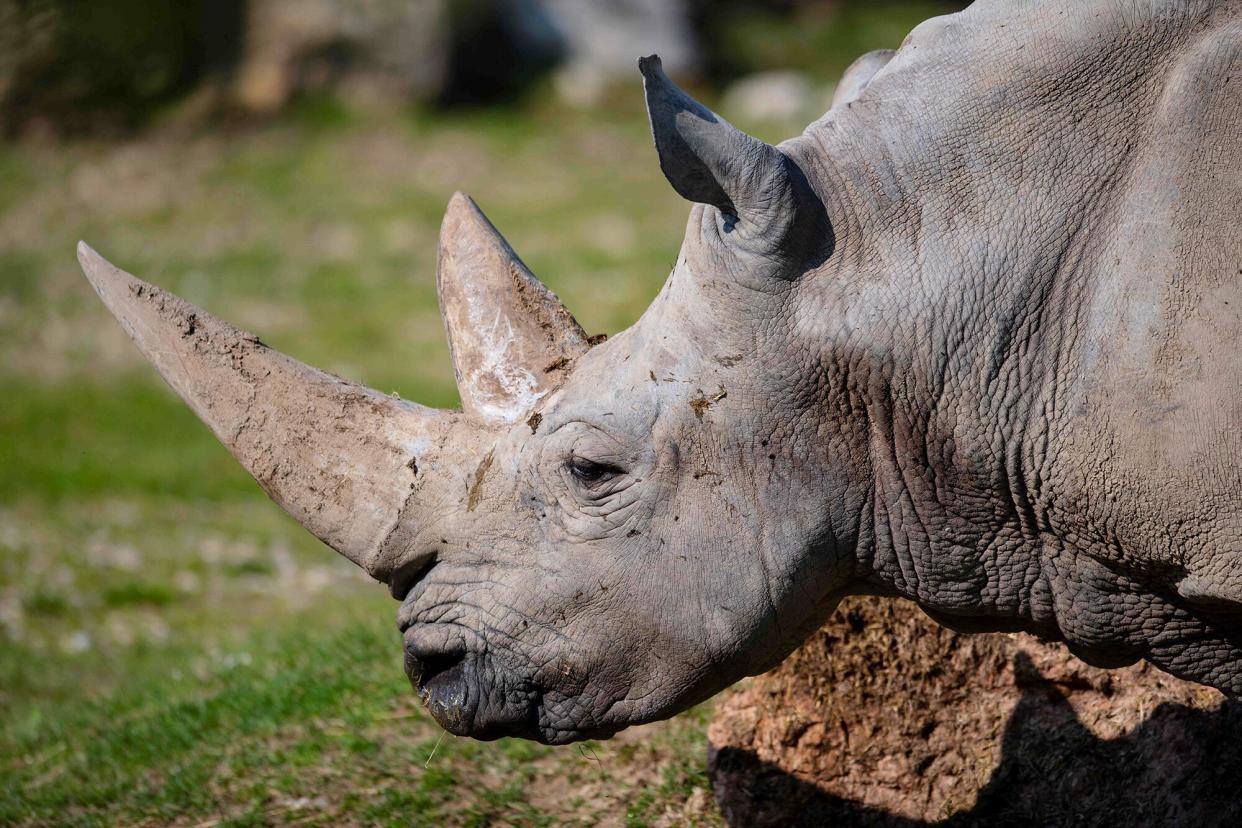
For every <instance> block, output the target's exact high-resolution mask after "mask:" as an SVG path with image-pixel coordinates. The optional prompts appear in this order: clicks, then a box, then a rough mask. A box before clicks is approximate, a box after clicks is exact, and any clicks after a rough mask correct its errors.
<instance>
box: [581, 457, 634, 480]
mask: <svg viewBox="0 0 1242 828" xmlns="http://www.w3.org/2000/svg"><path fill="white" fill-rule="evenodd" d="M569 473H570V474H572V475H573V476H574V478H575V479H576V480H577V481H578V482H579V483H582V484H584V485H587V486H598V485H599V484H600V483H606V482H608V481H609V480H612V479H613V478H614V477H616V476H617V475H620V474H624V471H623V470H622V469H620V468H618V467H616V466H614V465H611V464H609V463H597V462H595V461H594V460H587V459H586V458H585V457H571V458H569Z"/></svg>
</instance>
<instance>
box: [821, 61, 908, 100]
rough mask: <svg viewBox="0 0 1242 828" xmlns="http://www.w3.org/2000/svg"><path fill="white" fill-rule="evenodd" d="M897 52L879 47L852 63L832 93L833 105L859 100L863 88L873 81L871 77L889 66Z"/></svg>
mask: <svg viewBox="0 0 1242 828" xmlns="http://www.w3.org/2000/svg"><path fill="white" fill-rule="evenodd" d="M896 54H897V52H896V51H895V50H893V49H877V50H876V51H874V52H868V53H867V54H865V55H863V56H862V57H860V58H859V59H858V60H856V61H854V62H853V63H851V64H850V66H849V68H848V69H846V70H845V74H843V75H842V76H841V82H840V83H838V84H837V90H836V92H834V93H833V95H832V105H833V106H840V105H842V104H847V103H851V102H853V101H856V100H858V97H859V96H860V95H862V93H863V90H864V89H866V88H867V84H869V83H871V79H872V78H874V77H875V76H876V74H878V73H879V71H880V70H881V69H883V68H884V67H885V66H887V65H888V62H889V61H890V60H892V59H893V56H894V55H896Z"/></svg>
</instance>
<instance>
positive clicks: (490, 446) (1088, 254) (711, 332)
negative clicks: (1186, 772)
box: [80, 0, 1242, 743]
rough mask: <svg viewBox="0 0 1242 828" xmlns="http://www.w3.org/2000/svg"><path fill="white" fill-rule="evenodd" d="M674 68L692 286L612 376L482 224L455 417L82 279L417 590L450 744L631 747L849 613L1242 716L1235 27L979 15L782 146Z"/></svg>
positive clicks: (1121, 18)
mask: <svg viewBox="0 0 1242 828" xmlns="http://www.w3.org/2000/svg"><path fill="white" fill-rule="evenodd" d="M639 66H640V69H641V73H642V76H643V80H644V87H645V93H646V102H647V107H648V112H649V115H650V121H651V127H652V133H653V136H654V143H655V147H656V150H657V155H658V159H659V164H660V167H661V169H662V170H663V172H664V174H665V176H666V177H667V179H668V181H669V182H670V183H671V184H672V186H673V189H674V190H676V191H677V193H679V194H680V195H681V196H683V197H684V198H686V199H687V200H689V201H690V202H692V203H693V206H692V207H691V208H690V213H689V220H688V223H687V227H686V234H685V241H684V243H683V245H682V248H681V251H680V254H679V255H678V257H677V260H676V264H675V266H674V267H673V269H672V272H671V274H670V275H669V277H668V280H667V282H666V283H665V285H664V287H663V289H662V290H661V291H660V293H659V294H658V296H657V297H656V298H655V299H654V301H653V302H652V304H651V306H650V307H649V308H648V309H647V311H646V312H645V313H644V314H643V315H642V317H641V319H640V320H639V321H638V322H637V323H636V324H634V325H633V326H632V327H631V328H629V329H628V330H625V331H623V332H622V333H620V334H618V335H616V336H613V337H611V338H609V339H607V340H606V341H603V342H599V341H597V338H594V337H588V336H587V335H586V333H585V332H584V331H583V329H582V328H581V327H580V326H579V325H578V323H577V322H576V321H575V320H574V318H573V316H572V315H571V314H570V313H569V311H568V310H566V309H565V308H564V307H563V306H562V304H561V303H560V302H559V300H558V299H557V298H556V296H555V295H553V293H552V292H551V291H549V290H548V289H547V288H546V287H544V286H543V285H542V284H541V283H540V282H539V281H537V280H536V278H535V277H534V275H533V274H532V273H531V272H530V270H529V269H528V268H527V267H526V266H525V265H524V264H523V263H522V261H521V259H519V258H518V256H517V255H516V254H515V253H514V251H513V249H511V248H510V246H509V245H508V243H506V241H505V240H504V239H503V238H502V237H501V235H500V233H499V232H498V231H497V230H496V228H495V227H494V226H493V225H492V224H491V223H489V222H488V220H487V219H486V218H485V217H484V215H483V213H482V212H481V211H480V210H479V208H478V207H477V206H476V205H475V203H474V202H473V201H471V200H470V199H469V198H468V197H466V196H464V195H461V194H458V195H454V196H453V197H452V200H451V201H450V202H449V205H448V210H447V214H446V216H445V218H444V223H443V228H442V234H441V238H440V245H439V266H438V275H437V284H438V288H439V296H440V308H441V312H442V314H443V318H444V322H445V327H446V328H447V332H448V340H449V344H450V350H451V353H452V358H453V364H454V366H455V369H456V376H457V382H458V386H459V389H460V396H461V409H460V411H443V410H433V409H429V408H425V407H422V406H419V405H417V404H414V403H411V402H407V401H404V400H401V399H398V398H396V397H394V396H390V395H388V394H383V393H379V392H376V391H373V390H370V389H368V388H365V387H362V386H360V385H357V384H354V383H352V382H349V381H346V380H344V379H341V378H338V377H336V376H333V375H330V374H327V373H324V372H321V371H318V370H316V369H314V368H311V367H308V366H306V365H303V364H301V363H299V362H297V361H295V360H293V359H291V358H289V357H287V356H284V355H282V354H280V353H277V352H276V351H274V350H272V349H271V348H269V347H267V346H266V345H264V344H263V343H262V342H261V341H260V340H259V339H257V338H256V337H255V336H253V335H250V334H247V333H244V332H242V331H239V330H237V329H235V328H233V327H231V326H229V325H228V324H226V323H225V322H222V321H220V320H218V319H216V318H214V317H212V316H210V315H209V314H208V313H206V312H204V311H202V310H200V309H198V308H196V307H194V306H193V305H191V304H189V303H187V302H185V301H183V300H181V299H179V298H177V297H176V296H173V295H172V294H170V293H168V292H166V291H164V290H161V289H160V288H158V287H154V286H152V285H150V284H147V283H145V282H142V281H139V280H138V279H136V278H134V277H132V276H130V275H128V274H126V273H124V272H122V271H120V270H118V269H116V268H115V267H113V266H112V265H110V264H109V263H108V262H106V261H105V260H104V259H103V258H101V257H100V256H99V255H98V254H96V253H95V252H94V251H92V250H91V249H90V248H88V247H86V246H85V245H83V246H82V247H81V249H80V259H81V264H82V266H83V268H84V270H85V272H86V275H87V276H88V277H89V279H90V281H91V282H92V283H93V285H94V287H95V289H96V290H97V291H98V293H99V295H100V296H101V297H102V298H103V301H104V302H105V304H106V305H107V306H108V307H109V308H110V309H111V310H112V312H113V313H114V314H115V315H116V316H117V318H118V319H119V320H120V321H121V324H122V325H124V327H125V328H126V330H127V331H128V332H129V333H130V335H131V336H132V337H133V339H134V340H135V342H136V343H137V345H138V347H139V348H140V349H141V350H142V352H143V353H144V354H145V355H146V356H147V357H148V358H149V359H150V360H151V362H153V363H154V365H155V367H156V368H157V369H158V370H159V371H160V373H161V374H162V375H163V376H164V378H165V379H166V380H167V382H168V383H169V384H170V385H171V386H172V388H173V389H174V390H175V391H176V392H177V393H178V394H179V395H180V396H181V397H182V398H183V399H184V400H185V401H186V402H187V403H188V404H189V405H190V406H191V407H192V408H193V409H194V411H196V412H197V413H198V415H199V416H200V417H201V418H202V419H203V420H204V421H205V422H206V423H207V425H208V426H210V428H211V429H212V430H213V431H214V432H215V434H216V436H217V437H218V438H219V439H220V440H221V441H223V442H224V444H225V445H226V446H227V447H228V448H229V449H230V450H231V451H232V453H233V455H234V456H235V457H236V458H237V459H238V460H239V461H240V462H241V463H242V465H244V466H245V467H246V469H247V470H249V472H250V473H251V474H252V475H253V476H254V478H255V479H256V480H257V481H258V483H259V485H260V486H261V487H262V488H263V490H264V491H265V492H267V494H268V495H269V496H270V497H271V498H272V499H273V500H275V501H276V502H277V503H278V504H279V505H280V506H281V507H283V508H284V509H285V510H286V511H287V512H289V514H291V515H292V516H293V517H294V518H296V519H297V520H298V521H300V522H301V523H302V524H303V525H304V526H305V527H306V528H307V529H309V530H310V531H311V532H312V533H314V534H315V535H316V536H318V537H319V538H320V539H322V540H323V541H324V542H325V543H326V544H327V545H329V546H331V547H332V548H333V549H335V550H336V551H338V552H340V553H341V554H342V555H344V556H345V557H346V558H348V559H349V560H351V561H353V562H354V563H356V564H357V565H358V566H360V567H362V568H364V569H365V570H366V571H367V572H368V573H370V574H371V575H372V576H374V578H376V579H377V580H379V581H381V582H383V583H385V584H387V586H388V588H389V590H390V591H391V594H392V596H393V597H394V598H396V599H397V600H398V601H399V602H400V608H399V609H398V611H397V618H398V624H399V627H400V630H401V632H402V642H403V648H404V658H405V669H406V671H407V673H408V674H409V677H410V679H411V682H412V683H413V684H414V686H415V687H416V688H417V691H418V692H419V693H420V694H421V696H422V698H423V700H424V701H425V702H426V703H427V706H428V707H429V709H430V712H431V714H432V715H433V716H434V717H435V718H436V719H437V720H438V721H439V722H440V724H441V725H442V726H443V727H445V728H446V729H447V730H449V731H451V732H452V733H455V734H461V735H470V736H474V737H478V738H482V739H489V738H495V737H500V736H507V735H512V736H521V737H527V738H532V739H537V740H541V741H543V742H548V743H564V742H570V741H573V740H577V739H583V738H602V737H606V736H608V735H611V734H613V733H615V732H617V731H618V730H620V729H622V728H624V727H627V726H629V725H633V724H636V723H641V722H649V721H652V720H656V719H660V718H664V717H668V716H671V715H673V714H674V713H676V712H678V711H680V710H682V709H684V708H686V707H687V706H689V705H691V704H694V703H696V702H698V701H700V700H702V699H705V698H707V697H709V696H711V695H712V694H713V693H715V692H717V691H719V690H720V689H722V688H724V687H725V686H727V685H729V684H730V683H732V682H734V681H736V680H737V679H739V678H741V677H743V676H747V675H752V674H757V673H760V672H762V671H765V670H767V669H769V668H771V667H772V666H773V665H775V664H777V663H778V662H779V661H781V660H782V658H783V657H784V656H786V655H787V654H788V653H789V652H790V651H791V650H792V649H793V648H794V647H795V646H796V645H797V644H798V643H799V642H800V641H801V640H803V639H804V638H805V637H806V636H807V635H809V633H810V632H811V631H813V630H814V629H815V628H816V627H817V626H819V625H820V624H822V623H823V622H824V621H825V619H826V618H827V617H828V615H829V614H830V613H831V612H832V611H833V608H834V607H835V606H836V604H837V602H838V600H839V599H841V598H842V597H843V596H845V595H848V594H856V593H870V594H880V595H891V596H899V597H903V598H906V599H910V600H913V601H915V602H917V603H918V604H919V605H920V606H921V607H922V608H923V609H924V610H926V612H927V613H928V614H930V615H931V616H932V617H933V618H935V619H936V620H937V621H939V622H941V623H943V624H945V625H948V626H950V627H952V628H955V629H961V630H966V631H973V632H984V631H1013V630H1026V631H1029V632H1032V633H1035V634H1037V635H1039V636H1041V637H1043V638H1045V639H1049V640H1059V641H1064V642H1065V643H1066V644H1067V645H1068V647H1069V648H1070V650H1071V651H1072V652H1073V653H1075V654H1076V655H1078V656H1079V657H1081V658H1082V659H1084V660H1086V661H1088V662H1090V663H1091V664H1095V665H1103V666H1108V667H1114V666H1119V665H1124V664H1128V663H1132V662H1135V661H1137V660H1140V659H1146V660H1148V661H1149V662H1151V663H1152V664H1154V665H1157V666H1158V667H1160V668H1162V669H1164V670H1166V671H1168V672H1170V673H1173V674H1175V675H1177V676H1181V677H1184V678H1187V679H1191V680H1194V681H1196V682H1201V683H1204V684H1207V685H1210V686H1212V687H1216V688H1219V689H1220V690H1221V691H1223V692H1225V693H1226V694H1229V695H1231V696H1234V697H1238V696H1242V3H1240V2H1236V0H1059V2H1058V1H1056V0H980V2H977V3H975V4H974V5H973V6H971V7H970V8H969V9H967V10H966V11H963V12H961V13H958V14H953V15H950V16H945V17H939V18H935V19H932V20H930V21H928V22H925V23H923V24H922V25H920V26H918V27H917V28H916V29H915V30H914V31H913V33H911V34H910V36H909V37H908V38H907V39H906V41H905V43H904V44H903V45H902V47H901V48H900V50H898V51H896V52H895V53H878V54H873V55H869V56H867V57H864V58H863V59H861V60H860V61H859V62H858V63H856V64H855V65H854V67H852V68H851V70H850V71H849V72H848V73H847V75H846V77H845V78H844V79H843V81H842V83H841V85H840V87H839V91H838V94H837V98H836V100H835V101H834V103H833V105H832V107H831V109H830V110H829V111H828V112H827V113H826V114H825V115H824V116H823V117H821V118H820V119H819V120H818V121H816V122H815V123H813V124H811V125H810V126H809V127H808V128H807V129H806V130H805V131H804V132H803V133H802V134H801V135H800V136H798V137H796V138H793V139H791V140H788V141H785V142H783V143H781V144H780V145H778V146H771V145H769V144H766V143H764V142H762V141H760V140H758V139H756V138H753V137H751V136H749V135H747V134H745V133H743V132H742V131H740V130H738V129H736V128H735V127H733V126H732V125H730V124H729V123H728V122H726V121H725V120H724V119H722V118H721V117H719V116H718V115H716V114H714V113H713V112H711V111H710V110H709V109H707V108H706V107H704V106H702V105H701V104H699V103H698V102H696V101H695V100H693V99H692V98H690V97H689V96H688V95H687V94H686V93H685V92H683V91H682V90H681V89H680V88H679V87H678V86H676V85H675V84H674V83H673V82H672V81H670V79H669V78H668V77H667V76H666V75H665V74H664V72H663V71H662V69H661V65H660V61H659V59H658V58H656V57H654V56H653V57H649V58H644V59H642V60H641V61H640V62H639Z"/></svg>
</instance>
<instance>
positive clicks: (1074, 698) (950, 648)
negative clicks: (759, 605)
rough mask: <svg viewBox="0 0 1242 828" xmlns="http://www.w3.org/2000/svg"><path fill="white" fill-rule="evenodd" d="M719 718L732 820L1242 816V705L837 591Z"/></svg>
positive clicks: (723, 794) (1150, 821) (718, 744)
mask: <svg viewBox="0 0 1242 828" xmlns="http://www.w3.org/2000/svg"><path fill="white" fill-rule="evenodd" d="M717 710H718V712H717V714H716V719H715V721H714V722H713V723H712V726H711V729H710V731H709V741H710V744H711V747H710V765H711V774H712V781H713V785H714V787H715V790H716V796H717V799H718V800H719V802H720V805H721V809H722V810H723V812H724V814H725V817H726V819H727V820H728V821H729V822H730V824H731V825H736V826H743V825H744V826H777V825H779V826H789V825H795V826H796V825H815V826H820V825H894V826H914V825H928V824H943V825H954V826H968V825H989V826H992V825H1110V826H1114V825H1188V826H1189V825H1194V826H1211V825H1222V826H1223V825H1238V824H1242V704H1238V703H1236V702H1229V701H1225V700H1224V698H1223V696H1222V695H1221V694H1220V693H1218V692H1216V691H1214V690H1209V689H1207V688H1204V687H1200V686H1198V685H1194V684H1190V683H1188V682H1184V681H1180V680H1178V679H1175V678H1173V677H1171V676H1168V675H1166V674H1164V673H1161V672H1159V671H1158V670H1156V669H1155V668H1152V667H1149V666H1146V665H1135V666H1133V667H1128V668H1125V669H1121V670H1111V671H1110V670H1100V669H1096V668H1093V667H1089V666H1087V665H1086V664H1084V663H1082V662H1080V661H1078V660H1077V659H1076V658H1074V657H1073V656H1071V655H1070V654H1069V652H1068V651H1067V650H1066V649H1065V647H1064V646H1063V645H1060V644H1045V643H1042V642H1040V641H1038V640H1037V639H1035V638H1033V637H1031V636H1028V635H1025V634H1014V635H1001V634H997V635H973V636H972V635H961V634H957V633H953V632H950V631H949V630H947V629H945V628H943V627H941V626H939V625H937V624H936V623H935V622H933V621H932V620H931V619H929V618H928V617H927V616H925V615H924V614H923V613H922V612H921V611H920V610H919V609H918V608H917V607H915V606H914V605H912V604H909V603H906V602H901V601H895V600H885V599H876V598H852V599H848V600H847V601H845V602H844V603H843V604H842V605H841V608H840V609H839V610H838V611H837V614H836V615H835V616H834V617H833V619H832V621H831V623H829V625H828V626H826V627H824V628H823V629H822V630H820V631H819V632H818V633H816V635H814V636H813V637H812V638H811V640H810V641H808V642H807V643H806V644H804V645H803V646H802V648H801V649H799V650H798V651H797V652H796V653H794V654H793V655H792V656H791V657H790V658H789V659H788V660H787V661H786V662H785V663H784V664H782V665H781V666H780V667H779V668H777V669H776V670H774V671H773V672H771V673H768V674H766V675H764V676H761V677H759V678H757V679H753V680H752V681H750V682H749V683H746V684H744V685H742V686H740V687H739V688H737V689H735V690H733V691H732V692H731V693H729V694H728V695H727V696H725V697H724V698H723V699H722V701H721V703H720V705H719V707H718V708H717Z"/></svg>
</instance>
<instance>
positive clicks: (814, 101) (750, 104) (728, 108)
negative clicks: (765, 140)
mask: <svg viewBox="0 0 1242 828" xmlns="http://www.w3.org/2000/svg"><path fill="white" fill-rule="evenodd" d="M720 105H721V109H722V110H723V111H724V113H725V115H726V117H730V118H736V119H738V120H744V121H806V120H813V119H815V118H818V117H819V116H820V115H822V114H823V111H824V110H825V109H827V106H826V105H823V102H821V101H820V100H819V96H818V95H817V94H816V90H815V87H814V86H813V85H812V84H811V82H810V81H809V80H807V78H806V76H805V75H802V74H800V73H798V72H760V73H758V74H755V75H749V76H747V77H745V78H742V79H741V80H739V81H737V82H735V83H733V84H732V85H730V86H729V88H728V89H726V90H725V93H724V97H723V98H722V99H721V103H720Z"/></svg>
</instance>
